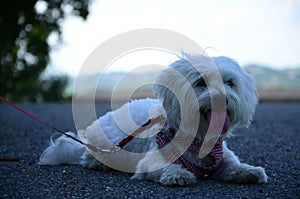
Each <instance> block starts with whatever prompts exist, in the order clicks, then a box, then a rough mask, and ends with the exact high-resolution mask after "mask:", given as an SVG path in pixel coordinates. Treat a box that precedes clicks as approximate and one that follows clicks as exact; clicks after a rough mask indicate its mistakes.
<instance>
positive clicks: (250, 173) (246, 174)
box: [219, 164, 268, 184]
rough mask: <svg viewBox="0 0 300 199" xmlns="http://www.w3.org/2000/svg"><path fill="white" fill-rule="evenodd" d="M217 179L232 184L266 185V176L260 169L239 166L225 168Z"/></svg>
mask: <svg viewBox="0 0 300 199" xmlns="http://www.w3.org/2000/svg"><path fill="white" fill-rule="evenodd" d="M219 178H220V179H221V180H223V181H227V182H234V183H251V184H258V183H266V182H267V181H268V176H267V174H266V172H265V169H264V168H262V167H254V166H251V165H248V164H240V165H236V166H235V167H231V168H225V170H223V172H222V174H221V176H219Z"/></svg>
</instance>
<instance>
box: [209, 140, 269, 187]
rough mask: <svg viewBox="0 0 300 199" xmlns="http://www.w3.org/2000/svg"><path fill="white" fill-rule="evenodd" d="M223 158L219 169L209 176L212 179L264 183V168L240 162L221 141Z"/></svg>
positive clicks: (265, 178)
mask: <svg viewBox="0 0 300 199" xmlns="http://www.w3.org/2000/svg"><path fill="white" fill-rule="evenodd" d="M223 152H224V158H223V161H222V164H221V165H220V167H219V169H218V170H217V171H216V172H215V173H214V174H213V175H212V176H211V177H212V178H213V179H216V180H220V181H225V182H234V183H266V182H267V180H268V176H267V175H266V172H265V169H264V168H262V167H255V166H251V165H248V164H245V163H240V161H239V159H238V157H237V156H236V155H235V154H234V152H233V151H231V150H229V149H228V148H227V146H226V143H225V142H224V143H223Z"/></svg>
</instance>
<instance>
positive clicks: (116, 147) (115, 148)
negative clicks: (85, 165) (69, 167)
mask: <svg viewBox="0 0 300 199" xmlns="http://www.w3.org/2000/svg"><path fill="white" fill-rule="evenodd" d="M0 100H1V101H3V102H4V103H6V104H8V105H9V106H11V107H13V108H15V109H17V110H18V111H20V112H22V113H24V114H25V115H27V116H29V117H31V118H32V119H34V120H36V121H38V122H40V123H42V124H44V125H45V126H47V127H50V128H51V129H53V130H55V131H57V132H59V133H61V134H63V135H65V136H67V137H68V138H71V139H73V140H75V141H76V142H79V143H80V144H82V145H84V146H86V147H88V148H89V149H91V150H93V151H94V152H102V153H115V152H118V151H120V150H121V149H122V148H123V147H124V146H125V145H126V144H128V143H129V142H130V141H131V140H132V139H133V138H134V137H135V136H136V135H138V134H140V133H142V132H143V131H144V130H146V129H147V126H148V125H152V124H154V123H157V122H160V121H161V120H160V119H161V118H160V116H158V117H156V118H153V119H149V120H148V121H147V122H146V123H145V124H143V125H142V126H141V127H139V128H138V129H137V130H135V131H134V132H133V133H131V134H130V135H128V136H127V137H125V138H124V139H123V140H121V141H120V142H119V144H117V145H113V146H112V148H111V149H101V148H99V147H95V146H93V145H90V144H87V143H84V142H82V141H81V140H79V139H77V138H75V137H73V136H71V135H69V134H67V133H66V132H65V131H63V130H60V129H58V128H56V127H55V126H53V125H52V124H50V123H48V122H46V121H44V120H42V119H40V118H38V117H36V116H34V115H32V114H31V113H28V112H27V111H25V110H24V109H22V108H21V107H19V106H17V105H15V104H13V103H12V102H10V101H8V100H7V99H5V98H3V97H1V96H0Z"/></svg>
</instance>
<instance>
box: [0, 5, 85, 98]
mask: <svg viewBox="0 0 300 199" xmlns="http://www.w3.org/2000/svg"><path fill="white" fill-rule="evenodd" d="M89 3H90V0H49V1H42V0H26V1H24V0H10V1H6V3H5V4H3V5H2V6H0V45H1V47H0V96H3V97H6V98H7V99H9V100H14V101H45V100H51V101H52V100H62V99H65V98H66V96H65V95H64V92H63V91H64V89H65V87H66V85H67V83H68V78H67V77H65V76H63V77H51V78H49V79H47V80H43V79H41V74H42V73H43V72H44V70H45V68H46V67H47V65H48V64H49V62H50V58H49V52H50V46H49V44H48V42H47V39H48V37H49V36H50V35H51V34H57V35H58V36H59V37H60V36H61V27H60V24H61V21H62V20H63V19H64V18H65V17H66V16H67V15H68V14H72V15H76V16H79V17H82V18H84V19H86V18H87V15H88V5H89ZM37 4H40V5H43V9H36V8H37V7H38V6H37Z"/></svg>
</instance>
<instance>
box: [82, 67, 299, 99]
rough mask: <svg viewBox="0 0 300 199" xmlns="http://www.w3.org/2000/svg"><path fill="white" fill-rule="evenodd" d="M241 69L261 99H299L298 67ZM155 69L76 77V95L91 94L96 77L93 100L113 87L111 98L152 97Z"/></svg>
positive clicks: (107, 92) (107, 93)
mask: <svg viewBox="0 0 300 199" xmlns="http://www.w3.org/2000/svg"><path fill="white" fill-rule="evenodd" d="M245 70H246V71H247V72H248V73H250V74H251V75H252V76H253V78H254V81H255V83H256V87H257V88H258V91H259V96H260V100H261V101H274V100H275V101H276V100H280V101H291V100H292V101H295V100H300V67H299V68H294V69H285V70H275V69H271V68H268V67H264V66H259V65H248V66H246V67H245ZM157 74H158V71H148V72H146V73H122V72H113V73H107V74H103V75H102V76H101V77H100V75H99V74H96V75H90V76H83V77H80V78H79V79H78V81H80V82H81V83H80V84H81V85H82V86H81V87H79V88H78V92H77V98H79V99H85V98H86V97H87V96H91V95H93V90H92V88H93V85H90V82H96V81H98V80H99V84H98V87H97V90H96V94H95V96H96V100H99V101H109V100H110V99H111V96H112V91H113V90H114V91H115V93H114V99H118V100H119V101H128V100H129V96H130V97H132V98H144V97H155V96H154V93H153V90H152V88H153V82H154V80H155V77H156V75H157Z"/></svg>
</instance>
